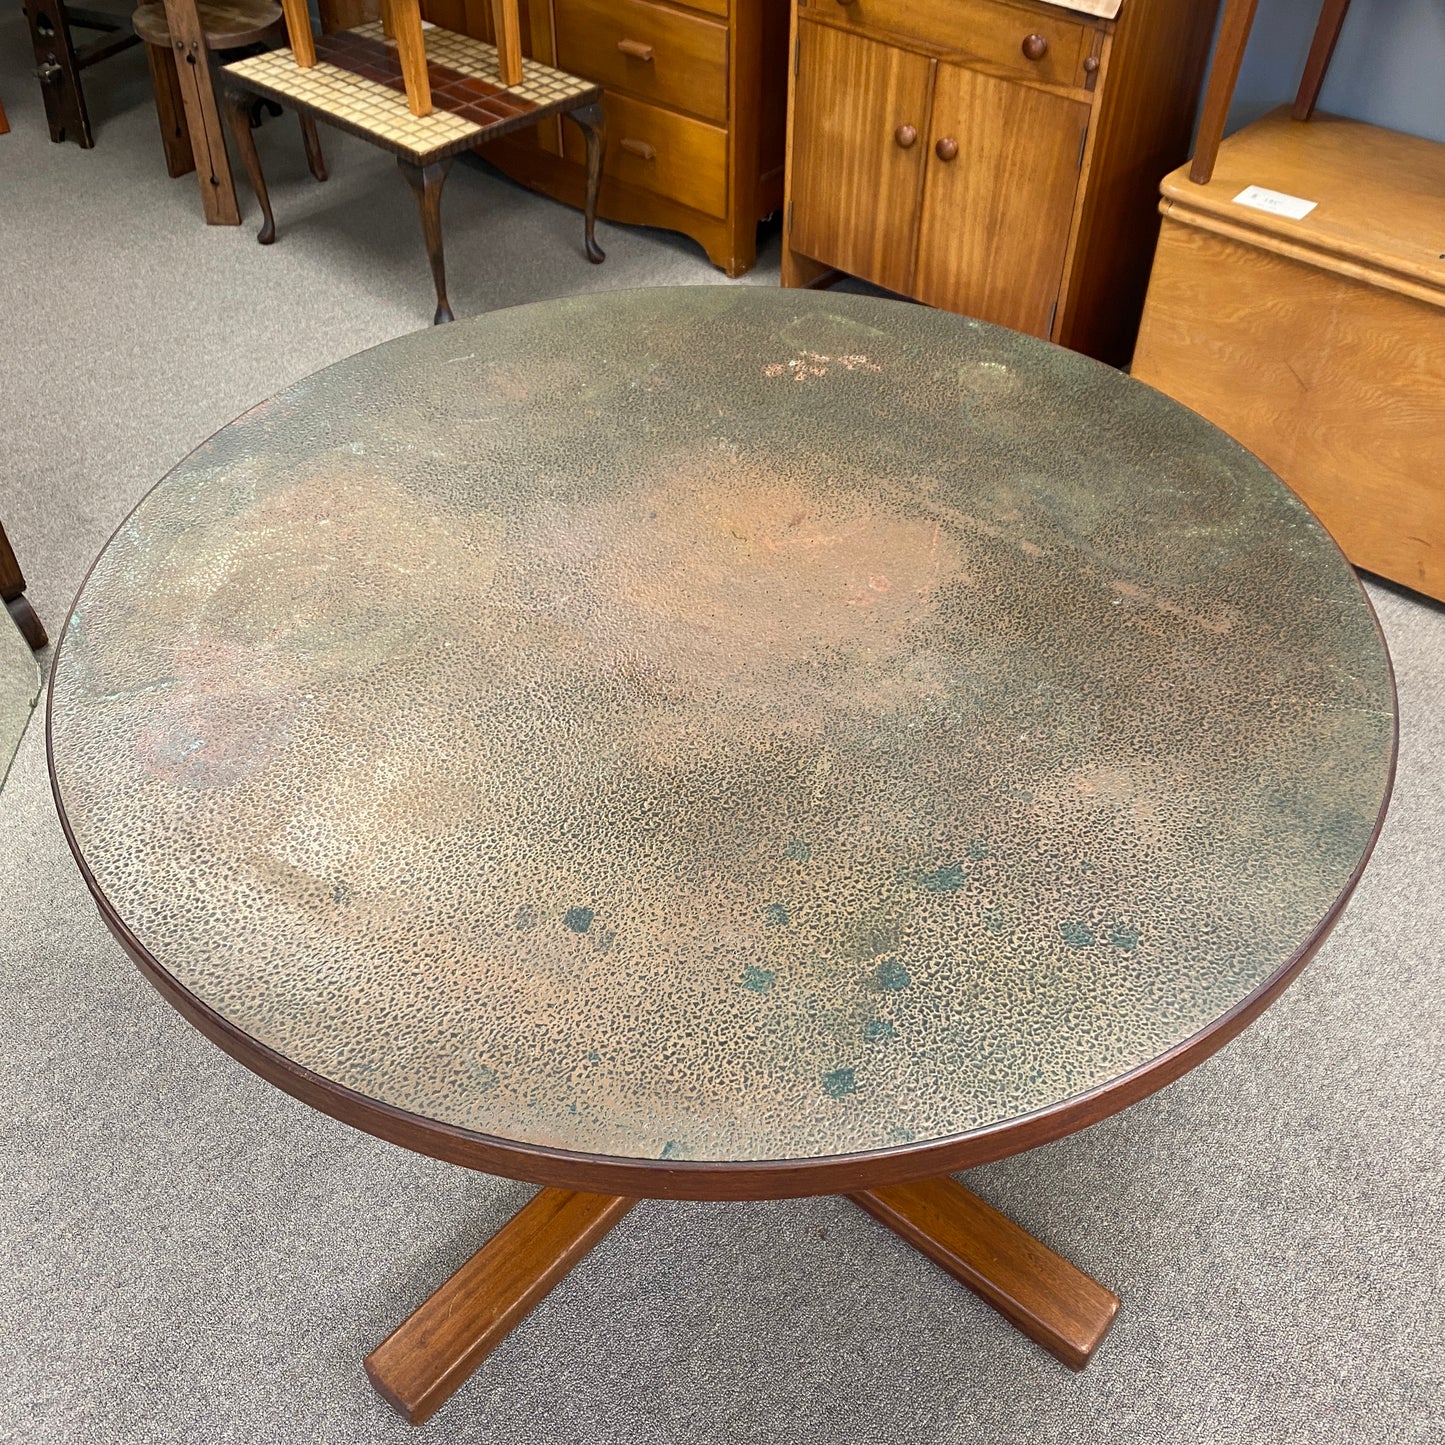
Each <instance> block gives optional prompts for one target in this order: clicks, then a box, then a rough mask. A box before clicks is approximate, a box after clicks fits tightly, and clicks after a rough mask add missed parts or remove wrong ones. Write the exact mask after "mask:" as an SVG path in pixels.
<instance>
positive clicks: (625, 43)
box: [617, 40, 652, 60]
mask: <svg viewBox="0 0 1445 1445" xmlns="http://www.w3.org/2000/svg"><path fill="white" fill-rule="evenodd" d="M617 48H618V49H619V50H620V51H621V52H622V53H623V54H624V55H630V56H631V57H632V58H633V59H634V60H651V59H652V47H651V46H650V45H644V44H643V43H642V42H641V41H640V40H619V41H618V42H617Z"/></svg>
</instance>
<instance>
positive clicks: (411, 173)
mask: <svg viewBox="0 0 1445 1445" xmlns="http://www.w3.org/2000/svg"><path fill="white" fill-rule="evenodd" d="M396 163H397V165H399V166H400V167H401V173H402V175H403V176H405V177H406V183H407V185H409V186H410V187H411V189H412V194H413V195H414V196H415V197H416V206H417V210H418V211H420V212H421V228H422V232H423V234H424V235H425V236H426V255H427V260H428V261H430V262H431V275H432V281H433V282H434V283H435V285H436V292H437V309H436V314H435V315H434V316H433V317H432V325H433V326H440V325H441V324H442V322H444V321H454V320H456V318H455V317H454V316H453V315H452V308H451V305H450V303H449V302H448V301H447V265H446V256H445V255H444V253H443V251H442V186H443V185H444V184H445V183H446V178H447V172H448V171H449V170H451V168H452V158H451V157H450V156H448V157H447V158H446V159H445V160H440V161H433V162H432V163H431V164H430V165H427V166H418V165H414V164H413V163H412V162H411V161H409V160H407V159H406V158H405V157H404V156H398V157H397V158H396Z"/></svg>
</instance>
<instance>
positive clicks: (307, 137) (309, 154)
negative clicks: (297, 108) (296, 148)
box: [297, 112, 326, 181]
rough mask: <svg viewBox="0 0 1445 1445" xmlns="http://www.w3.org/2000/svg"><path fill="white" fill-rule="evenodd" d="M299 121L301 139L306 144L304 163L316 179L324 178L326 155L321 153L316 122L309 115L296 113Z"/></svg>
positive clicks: (321, 179)
mask: <svg viewBox="0 0 1445 1445" xmlns="http://www.w3.org/2000/svg"><path fill="white" fill-rule="evenodd" d="M297 118H298V119H299V120H300V122H301V139H302V141H303V143H304V144H305V146H306V164H307V165H308V166H310V167H311V174H312V175H313V176H315V177H316V179H317V180H318V181H324V180H325V179H326V157H325V156H323V155H322V154H321V137H320V136H319V135H317V134H316V122H315V121H314V120H312V119H311V117H310V116H309V115H304V114H301V113H300V112H298V113H297Z"/></svg>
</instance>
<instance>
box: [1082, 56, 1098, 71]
mask: <svg viewBox="0 0 1445 1445" xmlns="http://www.w3.org/2000/svg"><path fill="white" fill-rule="evenodd" d="M1098 68H1099V57H1098V56H1097V55H1086V56H1085V57H1084V74H1085V75H1092V74H1093V73H1094V72H1095V71H1096V70H1097V69H1098Z"/></svg>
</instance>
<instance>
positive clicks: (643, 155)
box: [622, 140, 657, 161]
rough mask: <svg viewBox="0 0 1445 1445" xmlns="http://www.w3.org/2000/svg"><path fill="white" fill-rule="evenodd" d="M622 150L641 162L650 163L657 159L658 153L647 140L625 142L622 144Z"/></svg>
mask: <svg viewBox="0 0 1445 1445" xmlns="http://www.w3.org/2000/svg"><path fill="white" fill-rule="evenodd" d="M622 149H623V150H625V151H626V152H627V153H628V155H633V156H637V157H638V158H639V159H640V160H644V161H650V160H655V159H656V158H657V152H656V151H655V150H654V149H653V148H652V147H651V146H650V145H648V143H647V142H646V141H645V140H625V141H623V142H622Z"/></svg>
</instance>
